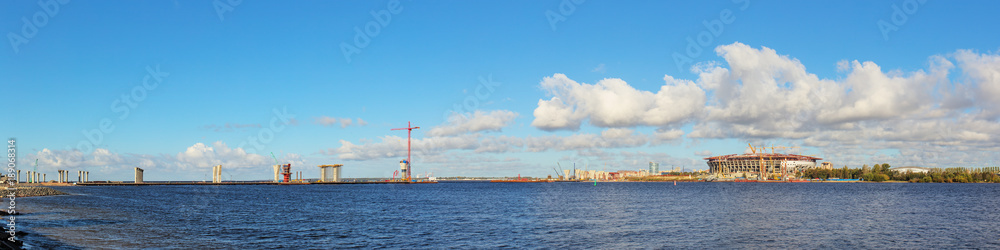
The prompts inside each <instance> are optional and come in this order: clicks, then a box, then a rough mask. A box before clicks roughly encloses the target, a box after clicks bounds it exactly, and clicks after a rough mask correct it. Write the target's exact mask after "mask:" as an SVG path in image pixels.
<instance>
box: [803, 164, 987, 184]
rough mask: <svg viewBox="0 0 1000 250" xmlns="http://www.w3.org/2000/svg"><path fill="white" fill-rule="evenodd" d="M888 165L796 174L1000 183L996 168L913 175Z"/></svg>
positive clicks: (932, 170)
mask: <svg viewBox="0 0 1000 250" xmlns="http://www.w3.org/2000/svg"><path fill="white" fill-rule="evenodd" d="M889 168H890V166H889V164H888V163H882V164H875V166H873V167H871V168H869V167H868V165H864V166H863V167H861V168H847V166H844V167H843V168H838V169H821V168H813V169H806V170H804V171H802V172H801V173H799V174H798V176H799V177H800V178H807V179H823V180H826V179H863V180H865V181H875V182H882V181H890V180H891V181H908V182H939V183H942V182H943V183H953V182H958V183H977V182H992V183H1000V176H998V175H997V173H998V172H1000V168H998V167H988V168H945V169H940V168H932V169H931V170H930V171H929V172H927V173H913V172H909V171H907V172H901V171H891V170H889Z"/></svg>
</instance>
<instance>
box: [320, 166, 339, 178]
mask: <svg viewBox="0 0 1000 250" xmlns="http://www.w3.org/2000/svg"><path fill="white" fill-rule="evenodd" d="M343 166H344V165H343V164H335V165H319V181H320V182H339V181H340V167H343Z"/></svg>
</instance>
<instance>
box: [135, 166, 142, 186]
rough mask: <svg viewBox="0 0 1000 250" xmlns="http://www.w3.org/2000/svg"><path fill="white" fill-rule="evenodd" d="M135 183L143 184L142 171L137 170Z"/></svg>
mask: <svg viewBox="0 0 1000 250" xmlns="http://www.w3.org/2000/svg"><path fill="white" fill-rule="evenodd" d="M135 183H142V169H141V168H135Z"/></svg>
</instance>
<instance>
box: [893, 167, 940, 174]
mask: <svg viewBox="0 0 1000 250" xmlns="http://www.w3.org/2000/svg"><path fill="white" fill-rule="evenodd" d="M889 170H890V171H893V172H900V173H906V172H911V173H921V174H926V173H927V172H930V171H931V169H930V168H924V167H917V166H906V167H896V168H890V169H889Z"/></svg>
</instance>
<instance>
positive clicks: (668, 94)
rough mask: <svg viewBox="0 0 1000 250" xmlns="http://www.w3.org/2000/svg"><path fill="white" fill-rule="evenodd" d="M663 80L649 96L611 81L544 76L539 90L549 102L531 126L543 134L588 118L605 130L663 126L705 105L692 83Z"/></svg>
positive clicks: (574, 127) (541, 106) (577, 125)
mask: <svg viewBox="0 0 1000 250" xmlns="http://www.w3.org/2000/svg"><path fill="white" fill-rule="evenodd" d="M663 80H664V81H665V82H666V84H665V85H663V86H661V87H660V90H659V91H657V92H656V93H653V92H650V91H643V90H637V89H635V88H633V87H632V86H629V85H628V84H627V83H626V82H625V81H623V80H621V79H615V78H609V79H604V80H601V81H598V82H597V83H596V84H586V83H583V84H581V83H578V82H576V81H573V80H571V79H569V77H567V76H566V75H564V74H555V75H553V76H551V77H546V78H545V79H543V80H542V82H541V87H542V89H543V90H545V91H546V92H547V94H548V95H550V96H552V98H550V99H549V100H544V99H542V100H539V101H538V108H536V109H535V111H534V115H535V120H534V121H532V123H531V125H532V126H535V127H537V128H539V129H543V130H548V131H554V130H573V131H575V130H578V129H579V128H580V124H581V123H582V121H583V120H585V119H587V120H589V123H590V124H592V125H595V126H598V127H605V128H622V127H632V126H637V125H645V126H661V127H662V126H668V125H671V124H676V123H680V122H683V121H686V120H688V119H690V118H692V117H693V116H694V115H695V114H697V113H698V112H699V111H700V110H701V108H702V107H704V103H705V92H704V91H703V90H702V89H701V88H699V87H698V86H696V84H695V83H694V82H691V81H686V80H675V79H674V78H672V77H670V76H666V77H664V79H663Z"/></svg>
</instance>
